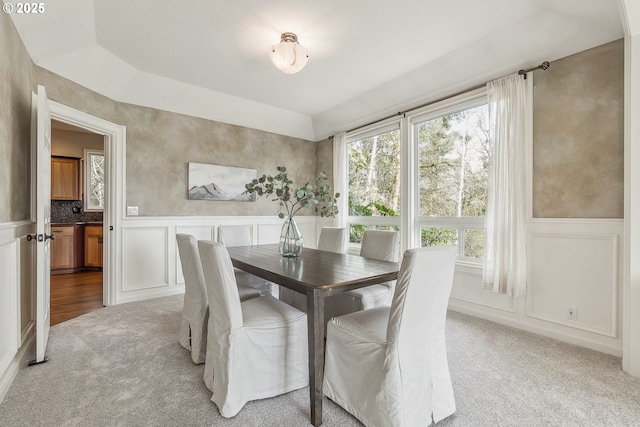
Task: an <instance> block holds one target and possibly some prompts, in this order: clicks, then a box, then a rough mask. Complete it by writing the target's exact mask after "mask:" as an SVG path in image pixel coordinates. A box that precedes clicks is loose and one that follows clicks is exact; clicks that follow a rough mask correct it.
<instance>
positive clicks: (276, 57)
mask: <svg viewBox="0 0 640 427" xmlns="http://www.w3.org/2000/svg"><path fill="white" fill-rule="evenodd" d="M269 56H270V57H271V62H273V65H275V66H276V68H277V69H278V70H280V71H282V72H283V73H285V74H294V73H297V72H298V71H300V70H302V68H303V67H304V66H305V65H306V64H307V61H308V60H309V53H308V51H307V49H306V48H305V47H304V46H302V45H301V44H299V43H298V37H297V36H296V35H295V34H293V33H283V34H282V36H281V37H280V43H277V44H274V45H273V46H271V52H269Z"/></svg>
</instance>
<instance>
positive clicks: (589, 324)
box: [449, 219, 624, 356]
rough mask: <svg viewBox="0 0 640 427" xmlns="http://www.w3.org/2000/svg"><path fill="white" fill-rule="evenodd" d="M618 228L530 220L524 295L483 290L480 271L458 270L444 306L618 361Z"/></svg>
mask: <svg viewBox="0 0 640 427" xmlns="http://www.w3.org/2000/svg"><path fill="white" fill-rule="evenodd" d="M623 227H624V224H623V221H622V220H609V219H533V220H530V221H529V223H528V233H527V247H528V249H527V253H528V259H527V263H528V265H527V269H528V272H529V273H528V280H527V295H526V296H525V297H522V298H518V299H516V300H514V299H513V298H509V297H507V296H506V295H502V294H496V293H493V292H489V291H485V290H483V289H482V270H481V269H479V268H472V267H468V266H459V267H458V269H457V270H456V276H455V281H454V288H453V291H452V295H451V300H450V304H449V307H450V308H452V309H453V310H456V311H460V312H463V313H467V314H472V315H475V316H479V317H482V318H486V319H489V320H494V321H496V322H499V323H503V324H507V325H511V326H514V327H517V328H520V329H525V330H528V331H531V332H534V333H538V334H541V335H545V336H550V337H552V338H557V339H560V340H563V341H567V342H571V343H573V344H578V345H582V346H584V347H588V348H592V349H595V350H598V351H602V352H605V353H609V354H613V355H616V356H622V336H621V335H622V334H621V333H620V330H621V319H622V316H621V313H620V309H619V307H621V298H620V296H621V289H622V288H621V286H622V261H623V259H622V256H621V254H622V235H623ZM570 311H571V312H572V313H573V314H572V315H570V314H569V312H570Z"/></svg>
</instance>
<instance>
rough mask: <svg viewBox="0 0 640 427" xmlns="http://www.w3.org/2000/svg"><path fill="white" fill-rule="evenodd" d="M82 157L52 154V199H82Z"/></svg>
mask: <svg viewBox="0 0 640 427" xmlns="http://www.w3.org/2000/svg"><path fill="white" fill-rule="evenodd" d="M80 172H81V168H80V159H76V158H71V157H57V156H51V199H52V200H81V199H82V197H81V195H82V190H81V179H80Z"/></svg>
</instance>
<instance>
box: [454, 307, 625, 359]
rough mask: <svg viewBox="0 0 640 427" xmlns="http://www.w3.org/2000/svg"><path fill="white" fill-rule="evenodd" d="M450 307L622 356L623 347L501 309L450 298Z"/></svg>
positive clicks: (460, 311)
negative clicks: (555, 327) (532, 320)
mask: <svg viewBox="0 0 640 427" xmlns="http://www.w3.org/2000/svg"><path fill="white" fill-rule="evenodd" d="M449 309H450V310H451V311H455V312H458V313H462V314H467V315H469V316H474V317H478V318H481V319H485V320H489V321H491V322H495V323H498V324H501V325H505V326H509V327H512V328H515V329H520V330H523V331H527V332H531V333H534V334H537V335H541V336H544V337H547V338H553V339H556V340H558V341H562V342H566V343H569V344H573V345H578V346H580V347H585V348H589V349H591V350H595V351H599V352H601V353H606V354H610V355H613V356H617V357H622V347H621V346H617V345H613V344H609V343H605V342H601V341H598V340H596V339H592V338H589V337H582V336H578V335H574V334H571V333H565V332H563V331H560V330H556V329H553V328H551V327H548V328H547V327H543V326H540V325H537V324H533V323H530V322H527V321H526V320H524V319H522V318H520V317H514V316H512V315H511V316H510V315H509V313H507V312H500V311H499V310H495V312H494V311H492V310H488V309H486V308H484V307H473V306H472V305H471V304H469V303H467V304H463V303H461V302H460V301H456V300H454V299H450V300H449Z"/></svg>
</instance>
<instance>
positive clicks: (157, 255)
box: [115, 216, 331, 304]
mask: <svg viewBox="0 0 640 427" xmlns="http://www.w3.org/2000/svg"><path fill="white" fill-rule="evenodd" d="M296 222H297V223H298V226H299V227H300V231H301V233H302V236H303V240H304V245H305V246H306V247H312V248H314V247H316V244H317V235H318V230H319V228H320V227H322V226H324V225H331V220H324V219H320V218H319V219H316V217H313V216H299V217H296ZM220 225H250V226H251V229H252V238H253V243H254V244H267V243H277V242H278V241H279V239H280V229H281V227H282V220H281V219H279V218H278V217H276V216H273V217H197V218H195V217H185V218H175V217H171V218H142V217H140V218H127V219H125V220H123V221H122V227H121V233H122V250H121V251H120V254H121V259H120V260H119V262H120V263H121V264H120V265H122V271H121V276H120V279H119V280H117V281H116V282H117V288H116V289H115V303H116V304H120V303H123V302H129V301H137V300H141V299H146V298H151V297H159V296H164V295H172V294H176V293H182V292H184V276H183V274H182V267H181V265H180V258H179V254H178V250H177V244H176V234H178V233H186V234H192V235H194V236H195V237H196V238H198V239H199V240H214V241H215V240H216V238H217V232H218V227H219V226H220Z"/></svg>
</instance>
